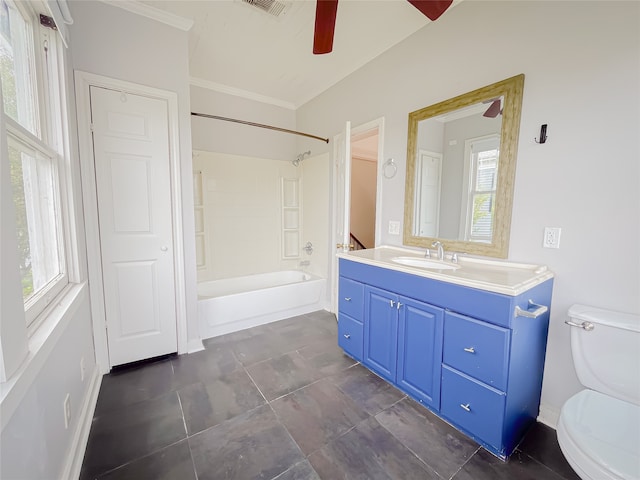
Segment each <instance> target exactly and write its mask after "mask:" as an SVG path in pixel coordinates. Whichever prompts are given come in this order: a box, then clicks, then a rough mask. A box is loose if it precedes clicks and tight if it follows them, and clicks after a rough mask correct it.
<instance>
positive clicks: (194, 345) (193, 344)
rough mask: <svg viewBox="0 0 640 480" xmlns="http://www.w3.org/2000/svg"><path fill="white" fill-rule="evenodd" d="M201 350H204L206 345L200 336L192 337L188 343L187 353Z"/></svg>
mask: <svg viewBox="0 0 640 480" xmlns="http://www.w3.org/2000/svg"><path fill="white" fill-rule="evenodd" d="M200 350H204V345H203V344H202V340H201V339H199V338H192V339H191V340H189V342H188V343H187V353H196V352H199V351H200Z"/></svg>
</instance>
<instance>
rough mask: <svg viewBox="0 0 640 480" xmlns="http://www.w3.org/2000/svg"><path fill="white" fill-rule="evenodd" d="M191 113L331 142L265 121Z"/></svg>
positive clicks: (327, 140)
mask: <svg viewBox="0 0 640 480" xmlns="http://www.w3.org/2000/svg"><path fill="white" fill-rule="evenodd" d="M191 115H193V116H194V117H205V118H213V119H215V120H224V121H225V122H235V123H242V124H243V125H251V126H252V127H260V128H267V129H269V130H276V131H278V132H285V133H292V134H294V135H302V136H303V137H309V138H314V139H316V140H321V141H323V142H325V143H329V139H328V138H323V137H318V136H316V135H311V134H310V133H304V132H296V131H295V130H288V129H286V128H280V127H274V126H273V125H265V124H263V123H255V122H248V121H246V120H238V119H235V118H228V117H219V116H218V115H208V114H206V113H196V112H191Z"/></svg>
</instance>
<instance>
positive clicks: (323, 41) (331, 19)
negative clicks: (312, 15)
mask: <svg viewBox="0 0 640 480" xmlns="http://www.w3.org/2000/svg"><path fill="white" fill-rule="evenodd" d="M337 11H338V0H317V2H316V26H315V30H314V32H313V53H314V54H315V55H321V54H323V53H329V52H331V50H333V32H334V30H335V27H336V13H337Z"/></svg>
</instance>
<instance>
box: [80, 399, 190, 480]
mask: <svg viewBox="0 0 640 480" xmlns="http://www.w3.org/2000/svg"><path fill="white" fill-rule="evenodd" d="M186 436H187V435H186V432H185V429H184V421H183V419H182V410H181V409H180V402H179V401H178V394H177V393H176V392H169V393H167V394H165V395H162V396H160V397H157V398H154V399H152V400H147V401H144V402H138V403H136V404H135V405H133V406H131V407H128V408H123V409H120V410H117V411H114V412H108V413H106V414H104V415H101V416H98V417H94V419H93V423H92V425H91V432H90V435H89V441H88V444H87V450H86V453H85V457H84V463H83V467H82V475H81V478H93V477H94V476H96V475H98V474H101V473H104V472H107V471H109V470H112V469H114V468H116V467H118V466H120V465H123V464H125V463H127V462H130V461H132V460H135V459H138V458H140V457H143V456H145V455H148V454H150V453H153V452H155V451H156V450H159V449H161V448H164V447H167V446H169V445H171V444H173V443H176V442H178V441H180V440H182V439H184V438H186Z"/></svg>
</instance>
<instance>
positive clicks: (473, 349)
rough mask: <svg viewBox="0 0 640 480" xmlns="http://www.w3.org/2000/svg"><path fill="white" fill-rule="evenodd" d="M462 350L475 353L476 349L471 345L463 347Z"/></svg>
mask: <svg viewBox="0 0 640 480" xmlns="http://www.w3.org/2000/svg"><path fill="white" fill-rule="evenodd" d="M463 350H464V351H465V352H469V353H476V349H475V348H473V347H467V348H463Z"/></svg>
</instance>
